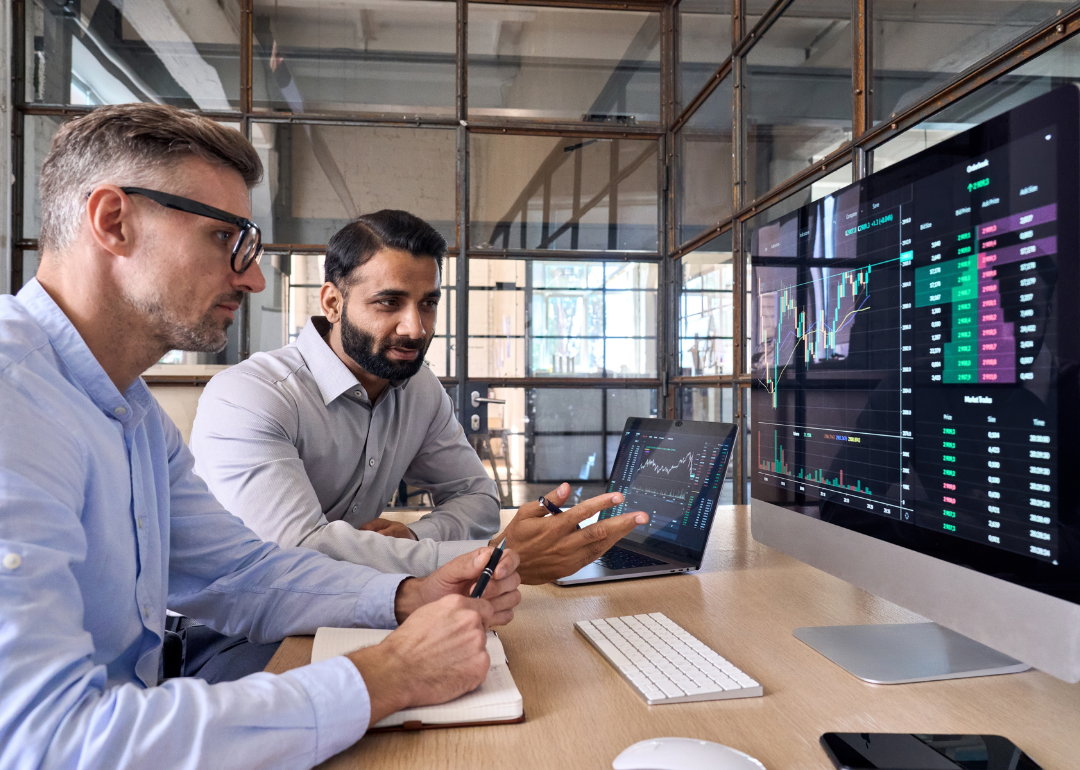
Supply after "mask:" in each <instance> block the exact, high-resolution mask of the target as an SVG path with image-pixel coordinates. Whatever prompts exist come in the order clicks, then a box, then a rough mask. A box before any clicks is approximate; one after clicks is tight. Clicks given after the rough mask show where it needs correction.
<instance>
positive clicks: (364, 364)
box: [339, 301, 431, 380]
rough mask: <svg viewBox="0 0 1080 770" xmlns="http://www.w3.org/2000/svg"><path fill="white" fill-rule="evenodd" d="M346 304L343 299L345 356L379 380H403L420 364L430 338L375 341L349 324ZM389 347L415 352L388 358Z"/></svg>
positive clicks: (400, 338) (411, 374)
mask: <svg viewBox="0 0 1080 770" xmlns="http://www.w3.org/2000/svg"><path fill="white" fill-rule="evenodd" d="M348 312H349V303H348V301H346V302H345V304H344V306H343V307H342V311H341V321H340V322H339V323H340V324H341V347H342V349H343V350H344V351H345V355H347V356H348V357H349V358H351V359H352V360H353V361H355V362H356V363H357V365H358V366H359V367H360V368H361V369H363V370H364V371H365V372H367V373H368V374H370V375H372V376H373V377H378V378H379V379H382V380H407V379H408V378H410V377H412V376H413V375H414V374H416V373H417V372H418V371H420V367H421V366H423V365H424V354H425V353H427V349H428V346H429V345H430V344H431V338H430V337H428V338H427V339H419V340H411V339H409V338H408V337H388V338H386V339H385V340H383V341H382V342H381V343H379V342H378V341H377V340H376V339H375V336H374V335H372V334H368V333H367V332H366V331H364V330H363V329H360V328H359V327H357V326H354V325H353V324H351V323H349V320H348ZM390 348H406V349H408V350H418V351H419V355H417V356H416V358H415V359H414V360H412V361H391V360H390V359H389V358H387V357H386V351H387V350H389V349H390Z"/></svg>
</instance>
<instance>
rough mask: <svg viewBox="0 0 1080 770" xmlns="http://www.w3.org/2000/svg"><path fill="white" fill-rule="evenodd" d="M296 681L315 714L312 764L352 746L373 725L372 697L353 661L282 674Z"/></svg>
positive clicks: (336, 661)
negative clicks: (369, 725) (371, 723)
mask: <svg viewBox="0 0 1080 770" xmlns="http://www.w3.org/2000/svg"><path fill="white" fill-rule="evenodd" d="M281 676H282V677H285V678H289V679H293V680H296V681H297V682H299V684H300V686H301V687H302V688H303V689H304V692H305V693H306V694H307V697H308V700H309V701H310V702H311V708H312V711H314V713H315V757H314V762H313V763H312V764H319V763H321V762H325V761H326V760H328V759H329V758H330V757H332V756H334V755H335V754H338V753H340V752H342V751H344V750H345V749H347V748H349V746H352V745H353V744H354V743H356V742H357V741H358V740H360V738H361V736H363V734H364V733H365V732H367V728H368V723H369V722H370V721H371V696H370V695H369V694H368V689H367V684H366V683H365V682H364V677H362V676H360V671H359V670H358V669H357V668H356V666H355V665H354V664H353V662H352V661H351V660H349V659H348V658H346V657H343V656H340V655H339V656H337V657H335V658H330V659H329V660H324V661H322V662H320V663H313V664H311V665H310V666H302V667H301V668H295V669H293V670H292V671H287V672H285V673H284V674H281Z"/></svg>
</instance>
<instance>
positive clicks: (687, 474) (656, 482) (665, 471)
mask: <svg viewBox="0 0 1080 770" xmlns="http://www.w3.org/2000/svg"><path fill="white" fill-rule="evenodd" d="M737 432H738V429H737V428H736V426H734V425H731V424H728V423H716V422H691V421H689V420H656V419H646V418H637V417H632V418H630V419H629V420H627V421H626V428H625V429H624V432H623V438H622V443H621V444H619V452H618V455H616V457H615V465H614V466H613V467H612V470H611V485H610V486H609V487H608V492H622V493H623V495H624V496H625V497H626V501H625V502H623V503H622V504H621V505H617V506H615V507H614V508H611V509H609V510H607V511H604V512H603V513H602V514H600V517H599V518H601V519H606V518H610V517H612V516H618V515H619V514H621V513H627V512H630V511H645V512H646V513H647V514H649V523H648V524H643V525H641V526H639V527H635V528H634V529H633V530H632V531H631V532H630V534H629V535H627V536H626V538H625V540H629V541H631V542H633V543H636V544H637V545H640V546H643V547H645V548H648V549H649V550H652V551H656V552H657V553H660V554H663V555H665V556H668V557H671V558H676V559H682V560H687V561H698V562H700V560H701V555H702V553H703V552H704V550H705V542H706V540H707V539H708V536H709V527H710V526H711V524H712V518H713V512H714V511H715V510H716V505H717V501H718V500H719V498H720V489H721V487H722V486H723V483H724V476H725V474H726V473H727V466H728V461H729V460H730V458H731V453H732V451H733V448H734V446H735V436H736V433H737Z"/></svg>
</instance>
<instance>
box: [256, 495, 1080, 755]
mask: <svg viewBox="0 0 1080 770" xmlns="http://www.w3.org/2000/svg"><path fill="white" fill-rule="evenodd" d="M412 515H413V516H417V515H418V514H412ZM522 594H523V601H522V603H521V605H520V607H519V608H518V609H517V611H516V616H515V619H514V622H513V623H511V624H510V625H509V626H507V627H506V628H505V629H500V630H499V635H500V636H501V637H502V640H503V644H504V645H505V647H506V651H507V656H508V657H509V659H510V670H511V671H512V672H513V674H514V679H515V681H516V682H517V684H518V687H519V688H520V689H521V693H522V696H523V697H524V700H525V714H526V717H527V720H526V722H525V723H524V724H519V725H500V726H492V727H471V728H460V729H446V730H425V731H422V732H416V733H408V734H401V733H399V734H392V735H370V736H367V737H365V738H363V739H362V740H361V741H360V742H359V743H357V744H356V745H355V746H353V747H352V748H351V749H349V750H348V751H345V752H343V753H342V754H339V755H338V756H337V757H335V758H334V759H332V760H330V761H329V762H328V763H326V765H325V767H329V768H354V767H355V768H359V767H363V768H365V770H369V769H371V768H463V770H464V769H467V770H475V769H476V768H484V769H485V770H486V769H487V768H530V769H531V768H540V769H546V768H552V769H553V770H571V769H574V770H576V768H610V767H611V762H612V760H613V759H614V758H615V757H616V755H618V753H619V752H620V751H622V750H623V749H624V748H626V747H627V746H629V745H630V744H632V743H635V742H636V741H640V740H644V739H646V738H655V737H658V736H684V737H691V738H702V739H705V740H710V741H716V742H717V743H722V744H726V745H728V746H732V747H734V748H737V749H740V750H742V751H745V752H747V753H748V754H750V755H751V756H754V757H757V758H758V759H759V760H761V761H762V762H763V763H764V764H765V767H766V768H768V770H788V769H790V770H815V769H817V768H820V769H821V770H829V769H830V768H831V767H832V765H831V764H830V762H829V761H828V759H827V758H826V756H825V754H824V753H823V752H822V750H821V748H820V747H819V745H818V738H819V736H820V735H821V734H822V733H823V732H828V731H842V732H867V731H869V732H921V733H997V734H1001V735H1005V736H1007V737H1009V738H1011V739H1012V740H1013V741H1014V742H1016V743H1017V745H1019V746H1020V747H1021V748H1023V749H1024V750H1025V751H1027V752H1028V753H1029V754H1030V755H1031V756H1032V757H1033V758H1034V759H1035V760H1036V761H1037V762H1039V763H1040V764H1042V766H1043V767H1044V768H1045V769H1046V770H1066V769H1067V768H1077V767H1080V759H1077V755H1078V753H1080V686H1073V685H1067V684H1064V683H1062V682H1059V681H1058V680H1056V679H1053V678H1052V677H1050V676H1047V675H1046V674H1043V673H1041V672H1036V671H1030V672H1027V673H1024V674H1012V675H1007V676H995V677H982V678H978V679H961V680H953V681H947V682H927V683H922V684H906V685H871V684H866V683H865V682H862V681H861V680H859V679H856V678H855V677H853V676H851V675H850V674H848V673H846V672H845V671H843V670H841V669H840V668H838V667H836V666H835V665H833V664H832V663H831V662H829V661H828V660H826V659H825V658H823V657H822V656H820V655H818V654H817V653H816V652H814V651H813V650H811V649H810V648H809V647H807V646H805V645H803V644H802V642H800V641H798V640H797V639H796V638H795V637H794V636H792V635H791V632H792V631H793V630H794V629H795V628H798V627H800V626H812V625H829V624H855V623H900V622H912V621H917V620H920V619H921V618H918V617H917V616H915V615H913V614H911V613H909V612H907V611H906V610H903V609H901V608H899V607H897V606H896V605H894V604H891V603H889V602H885V601H882V600H880V599H878V598H876V597H874V596H871V595H870V594H867V593H865V592H864V591H861V590H859V589H857V588H854V587H852V586H851V585H849V584H847V583H844V582H842V581H840V580H837V579H836V578H833V577H831V576H829V575H826V574H825V573H824V572H820V571H818V570H816V569H813V568H811V567H808V566H806V565H804V564H802V563H800V562H797V561H795V560H794V559H791V558H789V557H787V556H784V555H782V554H780V553H778V552H776V551H773V550H772V549H770V548H766V547H764V546H762V545H759V544H758V543H756V542H754V540H753V538H752V537H751V536H750V516H749V508H739V509H736V508H733V507H727V508H721V509H720V511H719V513H718V517H717V520H716V522H715V524H714V527H713V533H712V537H711V541H710V545H709V550H708V553H707V555H706V560H705V564H704V565H703V568H702V570H701V571H700V572H698V573H697V574H694V575H675V576H671V577H661V578H653V579H647V580H637V581H633V580H632V581H625V582H619V583H607V584H601V585H584V586H575V587H570V588H559V587H557V586H552V585H547V586H526V587H523V590H522ZM647 612H664V613H666V614H667V615H668V616H669V617H671V618H672V620H674V621H675V622H677V623H679V624H680V625H682V626H683V627H684V628H686V629H687V630H688V631H690V632H691V633H692V634H694V635H696V636H698V637H699V638H700V639H701V640H702V641H704V642H705V643H706V644H708V645H709V646H710V647H713V648H715V649H716V650H717V651H719V652H720V654H721V655H724V656H725V657H727V658H729V659H730V660H731V661H732V662H733V663H735V665H737V666H739V667H740V668H741V669H743V670H744V671H746V672H747V673H748V674H749V675H750V676H752V677H754V678H755V679H757V680H758V681H760V682H761V683H762V685H763V686H764V688H765V696H764V697H762V698H746V699H742V700H734V701H714V702H711V703H688V704H676V705H666V706H646V705H645V703H644V702H643V701H642V700H641V698H640V697H639V696H638V695H637V694H636V693H635V692H634V691H633V690H631V689H630V687H629V686H628V685H627V684H625V683H624V682H623V680H622V679H621V678H620V677H619V676H618V674H616V673H615V671H614V669H612V668H611V666H609V665H608V664H607V662H606V661H604V659H603V658H601V657H600V655H599V654H598V653H596V652H595V651H594V650H593V649H592V647H591V646H590V645H589V644H588V643H587V642H586V641H585V640H584V638H582V637H581V636H580V635H579V634H578V633H577V632H576V631H574V628H573V623H574V621H576V620H583V619H589V618H603V617H611V616H613V615H630V614H636V613H647ZM310 654H311V638H310V637H306V638H299V637H298V638H293V639H288V640H286V641H285V643H284V644H282V646H281V647H280V648H279V650H278V653H277V654H276V655H275V656H274V659H273V660H271V661H270V664H269V666H268V667H267V670H268V671H273V672H282V671H287V670H288V669H290V668H295V667H296V666H300V665H303V664H305V663H307V662H308V661H309V660H310Z"/></svg>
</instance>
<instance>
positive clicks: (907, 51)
mask: <svg viewBox="0 0 1080 770" xmlns="http://www.w3.org/2000/svg"><path fill="white" fill-rule="evenodd" d="M1064 7H1065V4H1063V3H1059V2H1043V1H1042V0H995V2H985V1H984V0H931V2H911V0H874V10H873V14H874V24H873V52H874V60H873V64H874V66H873V71H874V92H873V110H874V122H875V123H879V122H881V121H883V120H888V119H889V118H890V117H892V116H894V115H895V114H896V113H898V112H900V111H902V110H905V109H907V108H908V107H910V106H912V105H913V104H916V103H917V102H919V101H921V100H923V99H925V98H926V97H927V96H929V95H930V94H932V93H933V92H934V91H935V90H937V89H938V88H940V87H941V86H942V85H944V84H945V83H946V82H948V81H949V80H951V79H952V78H954V77H956V76H957V75H959V74H960V73H961V72H963V71H964V70H966V69H967V68H968V67H970V66H971V65H972V64H975V63H976V62H977V61H979V60H980V59H982V58H984V57H986V56H989V55H990V54H992V53H994V51H996V50H998V49H999V48H1001V47H1002V46H1004V45H1007V44H1008V43H1010V42H1012V41H1013V40H1015V39H1017V38H1019V37H1021V36H1023V35H1025V34H1027V33H1028V32H1030V31H1031V28H1032V27H1034V26H1035V25H1037V24H1040V23H1042V22H1044V21H1046V20H1047V19H1050V18H1053V17H1054V15H1055V14H1057V13H1060V12H1061V10H1062V9H1063V8H1064ZM1006 109H1008V108H1006ZM1002 111H1004V110H1002Z"/></svg>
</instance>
